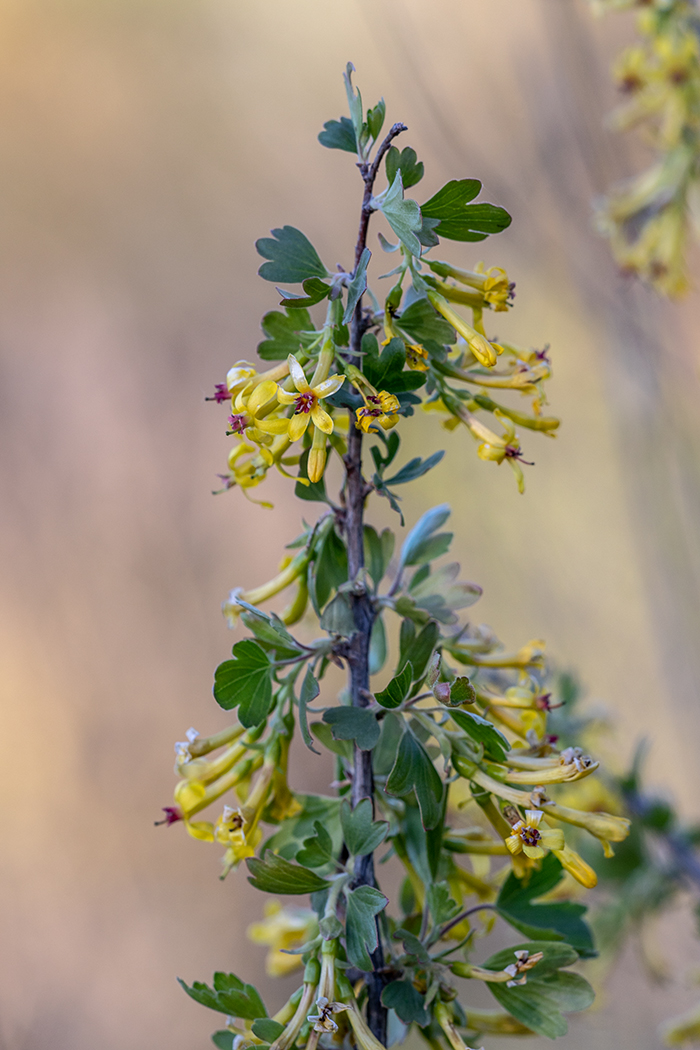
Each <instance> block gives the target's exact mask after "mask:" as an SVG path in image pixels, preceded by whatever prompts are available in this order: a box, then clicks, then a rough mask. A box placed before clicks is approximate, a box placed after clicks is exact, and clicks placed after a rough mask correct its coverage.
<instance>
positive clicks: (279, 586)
mask: <svg viewBox="0 0 700 1050" xmlns="http://www.w3.org/2000/svg"><path fill="white" fill-rule="evenodd" d="M308 564H309V554H308V552H307V551H306V550H305V549H302V550H300V551H299V552H298V554H295V556H294V557H293V558H292V559H291V561H290V562H289V564H288V565H286V566H285V567H284V568H283V569H282V571H281V572H278V574H277V575H276V576H273V578H272V579H271V580H268V582H267V583H264V584H262V586H261V587H254V588H253V590H251V591H244V590H242V589H241V588H236V589H234V590H232V591H231V593H230V594H229V596H228V598H227V599H226V601H225V602H224V603H223V604H222V606H221V609H222V612H223V614H224V616H225V617H226V622H227V623H228V625H229V627H231V628H234V627H235V626H236V624H237V623H238V618H239V616H240V614H241V613H242V612H243V606H242V605H240V604H239V598H240V599H241V600H242V601H244V602H248V604H249V605H259V604H260V602H264V601H267V600H268V598H273V597H274V596H275V595H276V594H279V593H280V591H283V590H284V589H285V588H286V587H289V585H290V584H292V583H294V581H295V580H296V579H298V578H299V577H300V576H303V575H304V574H305V573H306V569H307V566H308Z"/></svg>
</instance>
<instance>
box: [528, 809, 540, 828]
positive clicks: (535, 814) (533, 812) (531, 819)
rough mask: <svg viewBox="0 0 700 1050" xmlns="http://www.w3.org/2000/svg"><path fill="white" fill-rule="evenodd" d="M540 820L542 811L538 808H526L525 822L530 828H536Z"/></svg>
mask: <svg viewBox="0 0 700 1050" xmlns="http://www.w3.org/2000/svg"><path fill="white" fill-rule="evenodd" d="M541 820H542V811H541V810H539V809H526V810H525V822H526V824H529V825H530V827H531V828H538V827H539V826H540V821H541Z"/></svg>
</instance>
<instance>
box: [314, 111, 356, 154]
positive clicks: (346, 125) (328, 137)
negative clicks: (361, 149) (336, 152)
mask: <svg viewBox="0 0 700 1050" xmlns="http://www.w3.org/2000/svg"><path fill="white" fill-rule="evenodd" d="M318 141H319V142H320V143H321V145H322V146H325V147H326V149H342V150H345V152H346V153H357V141H356V139H355V129H354V128H353V126H352V121H351V120H348V118H347V117H341V118H340V120H327V121H326V123H325V124H324V125H323V131H320V132H319V134H318Z"/></svg>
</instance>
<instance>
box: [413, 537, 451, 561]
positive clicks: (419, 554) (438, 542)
mask: <svg viewBox="0 0 700 1050" xmlns="http://www.w3.org/2000/svg"><path fill="white" fill-rule="evenodd" d="M453 538H454V533H452V532H436V533H433V535H432V536H427V537H426V538H425V539H424V540H423V542H422V543H419V544H417V545H414V546H413V548H412V550H411V555H410V560H409V559H406V562H405V564H406V565H425V563H426V562H429V561H433V560H434V559H435V558H441V557H442V555H443V554H447V552H448V550H449V549H450V544H451V543H452V540H453Z"/></svg>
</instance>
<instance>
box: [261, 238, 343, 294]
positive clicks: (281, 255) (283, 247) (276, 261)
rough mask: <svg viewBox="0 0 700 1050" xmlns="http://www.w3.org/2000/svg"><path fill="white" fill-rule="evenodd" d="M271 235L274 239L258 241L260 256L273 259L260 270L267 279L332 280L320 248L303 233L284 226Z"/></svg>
mask: <svg viewBox="0 0 700 1050" xmlns="http://www.w3.org/2000/svg"><path fill="white" fill-rule="evenodd" d="M270 232H271V233H272V237H261V238H260V239H259V240H257V241H256V242H255V247H256V249H257V252H258V255H262V257H263V259H268V260H269V262H264V263H263V264H262V266H261V267H260V269H259V270H258V274H259V275H260V276H261V277H262V278H263V279H264V280H266V281H280V282H281V283H283V284H301V283H302V282H303V281H305V280H306V279H307V278H309V277H328V271H327V270H326V267H325V266H324V265H323V263H322V262H321V260H320V258H319V256H318V253H317V251H316V249H315V248H314V246H313V244H312V243H311V241H310V240H309V239H308V237H305V236H304V234H303V233H302V232H301V230H297V229H295V227H294V226H283V227H282V228H281V229H276V230H271V231H270Z"/></svg>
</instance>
